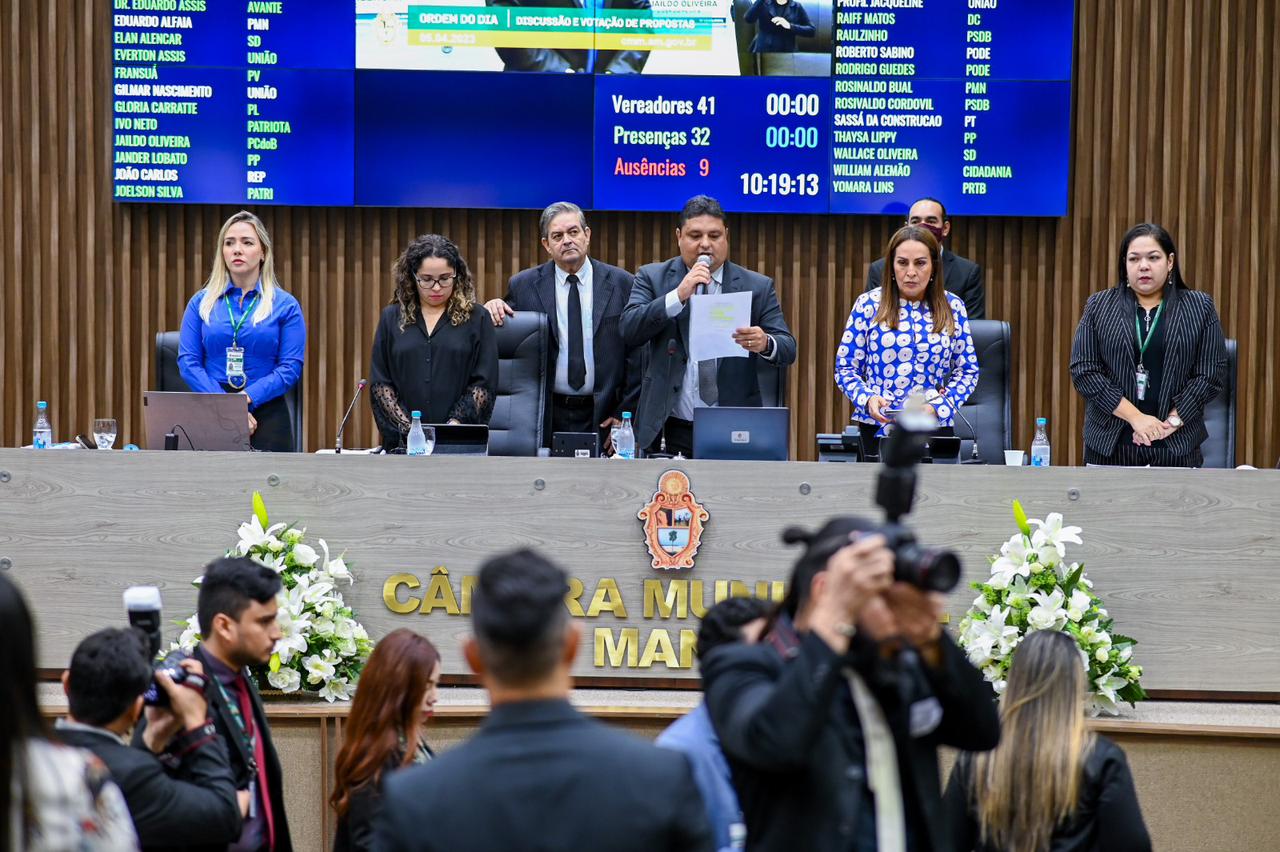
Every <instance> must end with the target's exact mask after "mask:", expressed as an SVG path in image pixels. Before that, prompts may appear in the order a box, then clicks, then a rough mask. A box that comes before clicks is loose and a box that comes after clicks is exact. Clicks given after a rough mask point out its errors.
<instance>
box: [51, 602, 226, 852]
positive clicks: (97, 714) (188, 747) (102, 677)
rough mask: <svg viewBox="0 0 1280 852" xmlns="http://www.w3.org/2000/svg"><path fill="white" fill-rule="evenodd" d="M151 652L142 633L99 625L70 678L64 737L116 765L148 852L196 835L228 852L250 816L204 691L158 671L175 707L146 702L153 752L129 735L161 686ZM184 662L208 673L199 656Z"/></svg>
mask: <svg viewBox="0 0 1280 852" xmlns="http://www.w3.org/2000/svg"><path fill="white" fill-rule="evenodd" d="M147 652H148V648H147V646H146V643H145V641H143V639H142V637H141V636H139V635H138V633H137V632H136V631H134V630H130V629H125V628H117V627H110V628H107V629H105V630H99V631H98V632H97V633H94V634H92V635H90V636H88V637H87V638H85V639H84V640H83V641H81V642H80V644H79V645H77V646H76V650H75V653H74V654H73V655H72V657H71V666H70V667H69V668H68V669H67V670H66V671H65V672H63V674H62V688H63V690H64V691H65V692H66V694H67V701H68V705H69V706H68V710H69V712H68V714H67V718H66V719H65V720H59V722H58V736H59V737H61V738H62V740H63V742H65V743H67V744H68V745H74V746H79V747H80V748H84V749H87V750H89V751H91V752H93V753H94V754H96V755H97V756H98V757H99V758H101V760H102V762H103V763H105V764H106V765H107V768H108V769H110V770H111V777H112V778H113V779H115V782H116V783H117V784H119V785H120V789H121V790H122V791H123V792H124V799H125V802H126V803H127V804H128V806H129V813H130V815H131V816H132V817H133V826H134V828H135V829H136V830H137V832H138V840H139V842H140V843H141V844H142V847H143V849H154V848H158V847H165V848H169V847H184V848H190V846H191V838H193V837H198V838H200V842H201V844H202V845H204V846H209V847H217V848H223V849H225V848H226V846H227V844H229V843H231V842H232V841H233V840H235V839H236V838H238V837H239V836H240V830H241V817H242V816H243V813H242V811H241V802H240V801H239V800H238V798H237V796H236V787H235V779H234V778H232V776H231V766H230V764H229V763H228V762H227V747H226V744H225V743H223V742H222V740H221V739H219V738H218V736H217V733H216V732H215V731H214V727H213V724H212V723H211V722H210V721H209V719H208V715H209V714H208V704H207V703H206V701H205V697H204V693H203V692H202V691H200V690H199V689H196V688H191V687H187V686H184V685H181V684H176V683H174V682H173V680H172V678H170V677H169V675H168V674H166V673H164V672H160V673H157V674H156V675H155V681H156V683H157V684H158V685H159V688H160V689H162V690H164V694H165V695H166V696H167V697H168V699H169V705H170V706H168V707H159V706H155V707H147V708H146V715H147V723H148V724H147V729H146V736H145V737H144V739H145V741H146V746H147V748H146V749H140V748H133V747H132V746H130V745H129V741H128V739H126V737H128V736H129V733H130V731H132V730H133V727H134V725H135V724H136V723H137V721H138V718H139V717H140V716H141V715H142V713H143V695H142V693H143V692H145V691H146V689H147V687H148V686H150V685H151V682H152V667H151V661H150V660H149V659H148V653H147ZM182 667H183V668H185V669H186V670H187V671H189V672H194V673H195V674H197V675H203V672H204V669H203V666H201V664H200V663H199V661H197V660H184V661H183V662H182ZM244 804H245V805H246V806H247V805H248V798H247V796H246V797H245V800H244Z"/></svg>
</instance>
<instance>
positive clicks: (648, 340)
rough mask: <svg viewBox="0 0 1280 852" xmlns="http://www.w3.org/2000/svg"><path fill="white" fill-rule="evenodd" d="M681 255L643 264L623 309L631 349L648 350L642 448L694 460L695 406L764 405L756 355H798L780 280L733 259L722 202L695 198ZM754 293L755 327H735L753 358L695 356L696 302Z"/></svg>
mask: <svg viewBox="0 0 1280 852" xmlns="http://www.w3.org/2000/svg"><path fill="white" fill-rule="evenodd" d="M676 241H677V243H678V245H679V248H680V255H679V256H678V257H673V258H671V259H670V260H667V261H663V262H662V263H651V264H648V265H647V266H643V267H641V268H640V271H639V273H637V275H636V280H635V284H634V285H633V286H632V288H631V299H630V300H629V301H628V302H627V307H626V309H625V310H624V311H623V312H622V337H623V341H624V342H625V343H626V345H628V346H639V345H642V344H643V345H644V346H646V347H647V348H648V368H647V370H646V371H645V375H644V380H643V384H642V385H641V389H640V404H639V408H638V410H637V412H636V417H635V432H636V446H637V447H646V448H648V449H649V451H654V450H657V449H659V445H660V444H661V443H663V439H664V438H665V445H666V451H667V452H669V453H676V452H680V453H683V454H684V455H685V456H686V457H689V458H692V457H693V410H694V408H697V407H700V406H715V405H724V406H758V405H760V382H759V379H758V378H757V376H756V365H757V362H756V359H757V358H764V359H765V360H767V361H771V362H773V363H775V364H778V365H786V364H791V363H793V362H794V361H795V360H796V340H795V338H794V337H792V336H791V330H790V329H788V328H787V321H786V318H785V317H783V315H782V306H781V305H780V304H779V303H778V294H777V293H776V292H775V291H774V288H773V280H772V279H770V278H767V277H765V276H763V275H761V274H759V273H757V272H752V271H751V270H749V269H743V268H742V267H741V266H738V265H736V264H733V263H729V261H728V258H729V228H728V226H727V225H726V224H725V218H724V209H723V208H722V207H721V206H720V202H718V201H716V200H715V199H714V198H710V197H708V196H705V195H695V196H694V197H693V198H690V199H689V200H688V201H686V202H685V205H684V209H682V210H681V211H680V220H679V222H678V224H677V226H676ZM739 292H749V293H750V294H751V325H749V326H746V327H743V328H739V329H737V330H736V331H735V332H734V335H733V339H734V341H735V342H736V343H737V344H738V345H739V346H741V347H742V348H743V349H745V350H746V351H747V352H748V353H749V354H748V357H746V358H722V359H719V360H709V361H693V360H691V359H690V358H689V314H690V308H689V300H690V299H691V298H692V297H693V296H694V295H695V294H712V295H714V294H717V293H739Z"/></svg>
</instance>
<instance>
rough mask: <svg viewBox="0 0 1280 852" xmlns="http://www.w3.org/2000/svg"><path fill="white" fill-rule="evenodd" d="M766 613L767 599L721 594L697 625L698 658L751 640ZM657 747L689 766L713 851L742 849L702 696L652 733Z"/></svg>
mask: <svg viewBox="0 0 1280 852" xmlns="http://www.w3.org/2000/svg"><path fill="white" fill-rule="evenodd" d="M768 615H769V607H768V605H767V604H766V603H765V602H764V601H762V600H759V599H757V598H726V599H725V600H722V601H721V602H720V603H718V604H716V605H715V606H713V607H712V608H711V609H709V610H707V614H706V615H704V616H703V617H702V623H701V624H700V625H698V646H697V651H698V659H702V658H703V657H705V656H706V655H707V654H708V653H710V652H711V650H712V649H714V648H719V647H720V646H721V645H727V644H730V643H733V642H755V641H756V640H757V639H759V638H760V631H761V630H763V629H764V625H765V619H766V618H767V617H768ZM656 743H657V744H658V745H659V746H661V747H662V748H669V749H673V750H675V751H679V752H683V753H684V755H685V756H686V757H687V758H689V763H690V764H691V765H692V766H693V781H694V783H695V784H697V785H698V791H699V792H701V793H702V801H703V803H704V804H705V805H706V807H707V819H708V821H710V823H711V831H712V834H714V835H715V841H716V849H717V850H719V852H727V850H733V849H744V848H745V842H746V835H747V826H746V824H745V823H744V822H743V821H742V808H740V807H739V806H738V794H737V793H735V792H734V790H733V776H732V774H731V773H730V772H729V763H728V762H727V761H726V760H725V759H724V752H722V751H721V750H720V740H719V738H717V737H716V731H715V728H714V727H712V725H711V714H710V713H708V712H707V702H706V700H705V699H704V700H703V701H702V702H701V703H700V704H699V705H698V706H697V707H695V708H694V709H693V710H690V711H689V712H688V713H686V714H685V715H684V716H682V717H680V718H679V719H677V720H676V721H675V722H673V723H671V725H670V726H669V727H668V728H667V729H666V730H665V731H663V732H662V733H661V734H659V735H658V739H657V740H656Z"/></svg>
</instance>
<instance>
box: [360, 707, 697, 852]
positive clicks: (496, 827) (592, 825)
mask: <svg viewBox="0 0 1280 852" xmlns="http://www.w3.org/2000/svg"><path fill="white" fill-rule="evenodd" d="M383 795H384V805H383V810H382V817H381V819H380V820H379V822H378V830H377V843H376V847H375V848H377V849H379V850H382V852H405V850H421V852H436V851H437V850H448V852H472V850H474V851H475V852H491V850H499V849H500V850H502V852H535V850H537V852H541V850H583V851H584V852H585V851H586V850H605V849H607V850H609V852H664V850H671V852H684V850H699V852H711V850H712V846H713V841H712V839H711V828H710V826H708V824H707V813H706V809H705V808H704V807H703V805H702V797H701V796H700V795H699V793H698V788H697V787H696V786H694V783H693V773H692V771H691V770H690V769H689V763H688V761H687V760H686V759H685V756H684V755H683V754H680V753H678V752H672V751H666V750H663V749H660V748H658V747H657V746H654V745H651V744H649V743H646V742H644V741H643V740H640V739H637V738H635V737H633V736H631V735H629V734H624V733H621V732H619V731H614V730H611V729H610V728H607V727H605V725H603V724H601V723H600V722H597V721H595V720H594V719H589V718H587V717H586V716H583V715H582V714H581V713H579V712H578V711H577V710H574V709H573V708H572V707H571V706H569V702H567V701H562V700H552V701H529V702H521V703H516V704H502V705H499V706H497V707H494V708H493V709H492V710H490V712H489V716H488V718H487V719H485V721H484V724H483V725H481V726H480V730H479V732H478V733H477V734H476V735H475V736H474V737H473V738H472V739H471V740H469V741H468V742H466V743H464V744H463V745H460V746H458V747H457V748H455V749H453V750H451V751H448V752H445V753H444V754H442V755H441V756H440V757H437V758H436V759H435V760H432V761H430V762H429V763H427V764H426V765H424V766H415V767H412V768H410V769H404V770H401V771H399V772H396V773H394V774H392V775H391V776H389V777H388V778H387V779H386V781H385V782H384V783H383Z"/></svg>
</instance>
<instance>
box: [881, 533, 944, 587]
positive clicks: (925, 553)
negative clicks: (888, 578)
mask: <svg viewBox="0 0 1280 852" xmlns="http://www.w3.org/2000/svg"><path fill="white" fill-rule="evenodd" d="M893 576H894V579H895V580H900V581H901V582H904V583H910V584H911V585H913V586H916V587H917V588H920V589H924V590H925V591H927V592H949V591H951V590H952V589H954V588H955V587H956V584H957V583H959V582H960V559H959V557H957V556H956V555H955V554H954V553H952V552H951V551H950V550H942V549H940V548H932V547H919V546H917V545H916V544H914V543H911V544H905V545H902V546H900V547H899V548H898V549H897V552H896V554H895V560H894V571H893Z"/></svg>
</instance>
